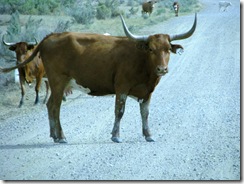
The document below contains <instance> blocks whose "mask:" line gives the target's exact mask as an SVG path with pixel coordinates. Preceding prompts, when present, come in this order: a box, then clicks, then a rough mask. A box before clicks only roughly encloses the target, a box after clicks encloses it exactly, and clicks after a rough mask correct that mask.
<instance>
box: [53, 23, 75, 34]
mask: <svg viewBox="0 0 244 184" xmlns="http://www.w3.org/2000/svg"><path fill="white" fill-rule="evenodd" d="M70 26H71V22H70V21H66V22H64V21H59V22H58V25H57V27H56V29H55V30H54V32H55V33H62V32H65V31H67V30H68V29H69V28H70Z"/></svg>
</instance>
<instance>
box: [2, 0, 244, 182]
mask: <svg viewBox="0 0 244 184" xmlns="http://www.w3.org/2000/svg"><path fill="white" fill-rule="evenodd" d="M230 1H231V2H232V4H233V6H232V7H230V8H229V10H228V11H227V12H219V11H218V4H217V2H215V1H212V0H202V3H203V4H204V9H203V10H202V11H200V12H199V13H198V25H197V29H196V32H195V33H194V35H193V36H192V37H191V38H189V39H187V40H182V41H178V42H176V41H175V42H174V43H178V44H182V45H183V46H184V48H185V50H184V52H183V54H181V55H173V54H172V55H171V60H170V64H169V73H168V74H167V75H166V76H164V77H163V78H162V79H161V81H160V83H159V85H158V86H157V88H156V90H155V92H154V93H153V96H152V101H151V106H150V116H149V122H150V127H151V132H152V134H153V138H154V139H155V141H156V142H154V143H148V142H146V141H145V140H144V138H143V137H142V133H141V119H140V114H139V105H138V103H137V102H136V101H135V100H133V99H128V101H127V106H126V109H125V114H124V117H123V119H122V122H121V126H122V127H121V138H122V139H123V143H121V144H116V143H113V142H112V141H111V140H110V137H111V134H110V132H111V130H112V126H113V121H114V97H112V96H105V97H90V96H86V95H84V94H80V92H78V91H77V92H76V91H75V92H74V94H73V95H70V96H68V99H67V101H66V102H64V103H63V105H62V108H61V122H62V126H63V129H64V133H65V135H66V138H67V141H68V144H55V143H53V141H52V139H51V138H49V125H48V124H49V123H48V118H47V110H46V106H45V105H38V106H33V103H34V97H33V98H30V99H29V100H27V101H26V104H25V105H24V106H23V108H21V109H19V108H17V105H18V102H19V96H20V94H19V90H18V88H17V89H13V90H12V91H9V92H8V93H7V94H6V93H3V90H1V91H0V93H1V101H2V103H1V104H3V105H1V106H0V132H1V134H0V163H1V164H0V179H2V180H239V179H240V1H237V0H230ZM193 20H194V15H193V14H191V15H188V16H181V15H180V16H179V17H175V18H173V19H171V20H169V21H167V22H164V23H162V24H160V25H157V26H152V27H150V28H147V29H145V30H144V32H145V31H148V32H149V33H162V32H163V33H179V32H184V31H185V30H188V29H189V28H190V26H191V25H192V23H193ZM121 29H122V27H121ZM141 31H143V30H141ZM33 91H34V90H33ZM33 91H32V93H34V92H33ZM43 91H44V90H43ZM11 94H12V95H13V94H15V96H10V95H11ZM43 96H44V92H43V94H42V96H41V98H42V99H43ZM9 100H10V102H12V103H9ZM11 100H12V101H11ZM7 101H8V103H7ZM4 104H6V105H4Z"/></svg>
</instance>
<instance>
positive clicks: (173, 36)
mask: <svg viewBox="0 0 244 184" xmlns="http://www.w3.org/2000/svg"><path fill="white" fill-rule="evenodd" d="M196 26H197V13H195V20H194V23H193V26H192V28H191V29H190V30H189V31H187V32H186V33H182V34H177V35H170V41H173V40H182V39H186V38H188V37H190V36H191V35H192V34H193V33H194V31H195V29H196Z"/></svg>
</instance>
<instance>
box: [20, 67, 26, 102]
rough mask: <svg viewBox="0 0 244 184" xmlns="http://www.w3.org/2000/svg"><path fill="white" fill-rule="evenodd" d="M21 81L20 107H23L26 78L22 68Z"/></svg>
mask: <svg viewBox="0 0 244 184" xmlns="http://www.w3.org/2000/svg"><path fill="white" fill-rule="evenodd" d="M19 82H20V88H21V99H20V102H19V107H21V106H22V105H23V104H24V97H25V78H24V74H23V72H22V71H21V70H19Z"/></svg>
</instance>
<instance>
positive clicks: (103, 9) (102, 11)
mask: <svg viewBox="0 0 244 184" xmlns="http://www.w3.org/2000/svg"><path fill="white" fill-rule="evenodd" d="M96 17H97V19H98V20H100V19H106V18H110V17H111V9H109V8H108V7H107V6H106V5H105V4H99V5H98V7H97V14H96Z"/></svg>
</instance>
